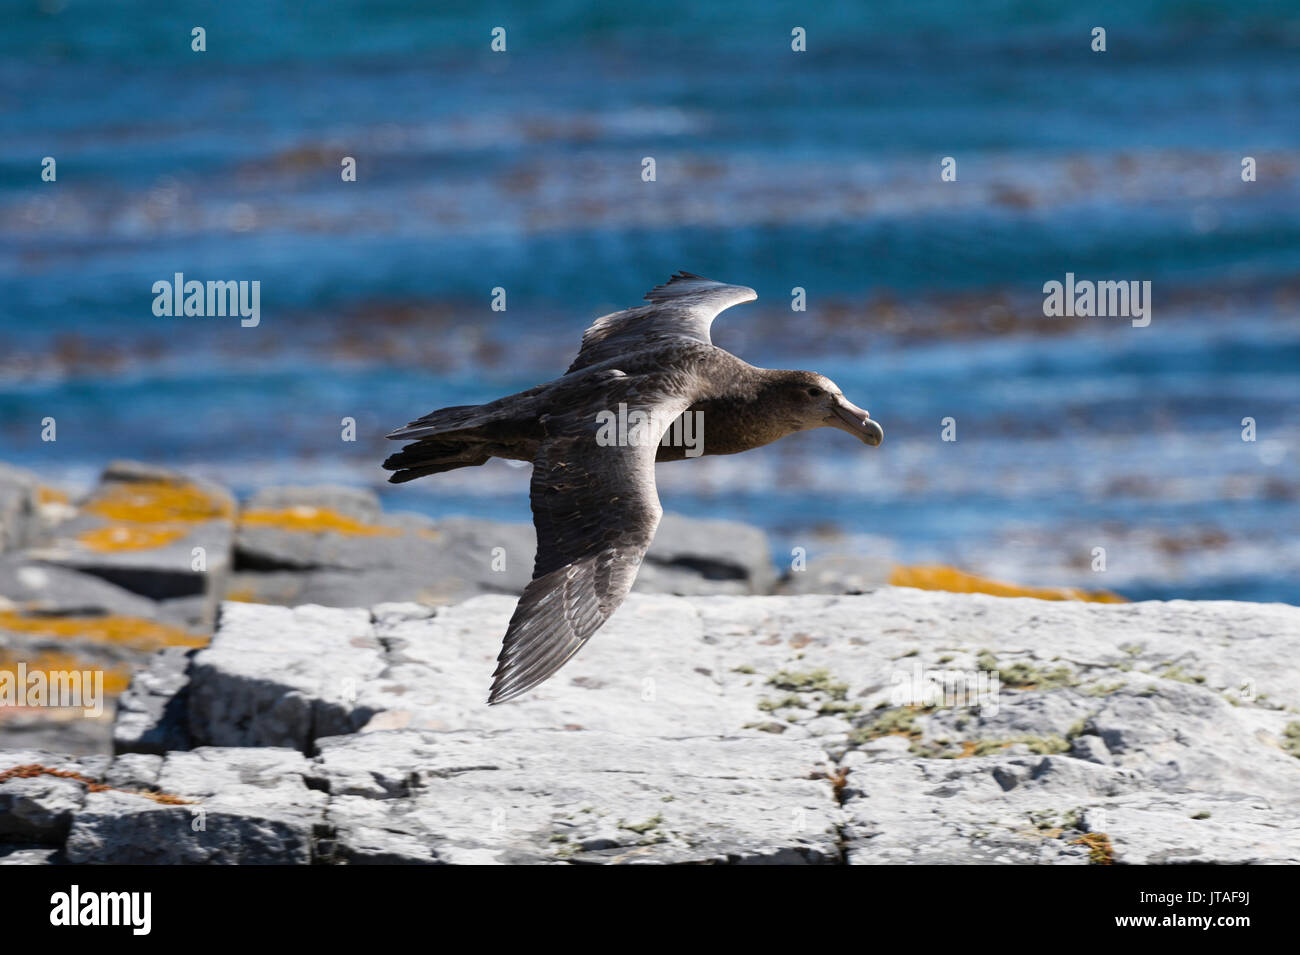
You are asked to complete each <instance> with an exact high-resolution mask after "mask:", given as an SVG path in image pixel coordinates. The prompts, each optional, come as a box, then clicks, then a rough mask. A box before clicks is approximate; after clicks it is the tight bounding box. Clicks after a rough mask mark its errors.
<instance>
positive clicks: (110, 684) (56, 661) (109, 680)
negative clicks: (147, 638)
mask: <svg viewBox="0 0 1300 955" xmlns="http://www.w3.org/2000/svg"><path fill="white" fill-rule="evenodd" d="M19 663H22V664H24V670H25V672H26V674H27V675H28V676H31V675H32V674H33V673H36V672H38V671H39V672H41V673H45V674H47V675H48V674H51V673H69V672H73V671H75V672H84V671H86V670H102V671H103V673H104V695H105V696H117V695H118V694H119V693H121V692H122V691H123V690H125V689H126V688H127V686H128V685H129V684H130V682H131V669H130V667H127V666H123V665H120V664H119V665H113V666H103V665H102V664H99V663H93V662H91V661H89V660H86V659H83V658H82V657H78V656H75V655H73V654H71V653H58V652H55V651H48V652H45V653H33V654H30V655H28V656H24V657H22V658H21V659H20V658H18V657H15V656H14V655H13V654H11V653H5V654H0V673H11V674H13V678H14V679H15V680H16V679H17V678H18V664H19Z"/></svg>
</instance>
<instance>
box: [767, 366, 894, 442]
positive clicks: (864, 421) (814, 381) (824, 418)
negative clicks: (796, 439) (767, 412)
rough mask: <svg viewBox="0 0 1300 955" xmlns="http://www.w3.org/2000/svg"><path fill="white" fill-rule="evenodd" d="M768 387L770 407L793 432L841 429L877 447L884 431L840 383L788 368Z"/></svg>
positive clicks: (883, 435) (809, 372) (810, 372)
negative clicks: (842, 388) (846, 395)
mask: <svg viewBox="0 0 1300 955" xmlns="http://www.w3.org/2000/svg"><path fill="white" fill-rule="evenodd" d="M773 384H774V385H775V387H771V386H769V395H770V398H769V407H770V408H771V410H772V412H773V414H774V416H777V417H779V418H780V419H781V420H782V422H783V423H784V424H785V425H786V426H787V427H788V428H789V429H790V430H791V431H808V430H811V429H813V428H839V429H840V430H841V431H847V432H848V433H849V434H851V435H853V436H854V437H856V438H858V439H859V440H861V441H863V442H865V443H866V444H869V445H871V446H872V447H875V446H876V445H878V444H880V442H881V441H883V440H884V439H885V431H884V429H883V428H881V427H880V425H878V424H877V423H876V422H874V421H872V420H871V416H870V415H869V414H867V412H866V411H864V410H863V409H862V408H859V407H858V406H857V405H855V404H854V403H853V402H851V401H849V399H847V398H845V397H844V392H842V391H840V386H839V385H837V384H835V382H833V381H831V380H830V379H829V378H827V377H826V376H825V375H819V374H817V373H816V372H812V371H785V372H781V373H780V374H779V377H778V378H777V379H776V380H775V382H773Z"/></svg>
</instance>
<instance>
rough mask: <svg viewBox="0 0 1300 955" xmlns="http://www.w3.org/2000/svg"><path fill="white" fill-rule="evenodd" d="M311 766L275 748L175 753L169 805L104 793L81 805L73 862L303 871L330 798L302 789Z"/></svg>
mask: <svg viewBox="0 0 1300 955" xmlns="http://www.w3.org/2000/svg"><path fill="white" fill-rule="evenodd" d="M306 770H307V761H306V760H305V759H304V758H303V756H302V755H301V754H300V753H295V752H293V751H292V750H280V749H198V750H194V751H192V752H188V753H171V754H168V756H167V757H166V758H165V759H164V760H163V764H162V769H161V771H160V772H159V774H158V783H157V785H158V790H159V791H160V792H161V793H164V794H167V795H169V796H173V797H177V798H182V799H187V800H189V802H188V803H186V804H177V805H167V804H163V803H160V802H157V801H155V800H154V799H151V798H149V797H147V796H145V795H140V794H135V793H127V792H120V791H117V790H110V791H106V792H95V793H91V794H89V796H87V797H86V801H85V804H84V806H83V807H82V808H81V809H80V811H79V812H77V814H76V818H75V820H74V821H73V824H72V827H71V831H70V832H69V833H68V838H67V843H66V847H65V852H66V855H67V858H68V861H69V862H72V863H81V864H106V863H112V864H119V865H142V864H145V865H177V864H207V865H214V864H215V865H233V864H241V865H271V864H288V865H305V864H309V863H310V862H311V861H312V851H313V840H314V838H315V837H316V836H317V835H319V834H320V825H321V819H322V814H323V811H324V805H325V800H326V796H325V794H324V793H322V792H318V791H315V790H312V789H309V788H308V787H307V785H306V783H305V781H304V778H305V774H306Z"/></svg>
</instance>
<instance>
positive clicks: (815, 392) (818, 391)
mask: <svg viewBox="0 0 1300 955" xmlns="http://www.w3.org/2000/svg"><path fill="white" fill-rule="evenodd" d="M821 393H822V390H821V389H820V388H809V389H808V394H810V395H812V397H814V398H816V397H817V396H818V395H820V394H821Z"/></svg>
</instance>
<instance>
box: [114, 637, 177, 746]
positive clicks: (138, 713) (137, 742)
mask: <svg viewBox="0 0 1300 955" xmlns="http://www.w3.org/2000/svg"><path fill="white" fill-rule="evenodd" d="M195 652H196V651H194V650H188V649H185V648H184V647H168V648H166V649H164V650H160V651H158V652H157V653H155V654H154V655H153V657H152V658H151V659H150V661H149V664H148V666H146V667H145V668H144V669H143V670H140V671H138V672H137V673H136V674H135V676H134V677H133V678H132V679H131V685H130V686H129V687H128V688H127V690H126V692H124V693H123V694H122V695H121V696H120V697H119V698H118V701H117V713H116V716H115V718H114V721H113V751H114V752H115V753H119V754H122V753H155V754H159V755H161V754H162V753H165V752H167V751H168V750H182V749H189V748H190V739H189V709H188V707H189V666H190V661H191V660H192V659H193V657H194V654H195Z"/></svg>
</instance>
